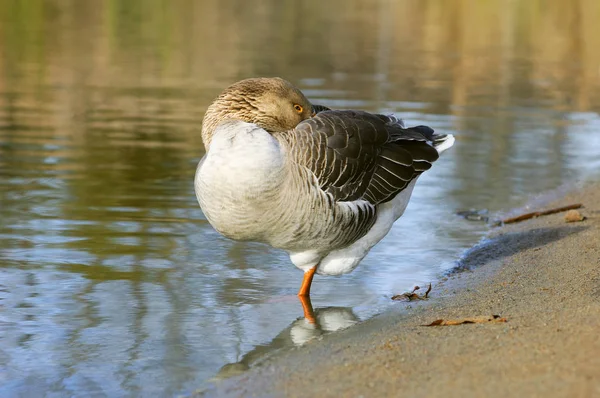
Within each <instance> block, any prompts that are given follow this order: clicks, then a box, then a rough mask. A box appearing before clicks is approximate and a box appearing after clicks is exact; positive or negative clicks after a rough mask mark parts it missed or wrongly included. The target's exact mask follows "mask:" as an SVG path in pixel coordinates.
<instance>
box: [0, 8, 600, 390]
mask: <svg viewBox="0 0 600 398" xmlns="http://www.w3.org/2000/svg"><path fill="white" fill-rule="evenodd" d="M599 49H600V2H598V1H597V0H545V1H544V0H487V1H478V0H397V1H394V0H328V1H315V0H305V1H287V0H286V1H281V0H260V1H258V0H257V1H241V0H218V1H217V0H126V1H125V0H86V1H77V0H0V395H1V396H7V397H9V396H41V395H43V394H46V395H47V396H64V395H69V396H103V395H106V396H111V397H119V396H142V395H143V396H170V395H174V394H179V393H189V392H191V391H193V390H195V389H197V388H201V387H202V386H205V385H206V382H207V380H210V379H211V378H213V377H215V375H217V377H225V376H227V375H228V374H229V373H230V372H233V373H235V372H238V371H243V370H244V369H246V368H247V367H248V366H252V364H254V363H256V362H257V361H260V360H263V359H264V358H266V357H268V356H269V355H272V354H273V353H274V352H275V351H277V350H280V349H285V348H286V347H292V346H297V345H301V344H303V343H305V342H306V341H309V340H310V339H311V338H314V337H316V336H319V335H322V334H323V333H328V332H332V331H335V330H339V329H342V328H345V327H348V326H351V325H352V324H354V323H356V322H358V321H360V320H364V319H367V318H369V317H371V316H373V315H374V314H377V313H379V312H381V311H383V310H385V309H388V308H390V307H399V306H401V305H402V304H399V303H393V302H391V300H390V296H391V295H393V294H396V293H402V292H404V291H406V290H409V289H410V288H412V286H414V285H415V284H424V283H427V282H429V281H432V280H435V279H436V278H439V277H440V276H442V275H443V274H444V272H446V271H447V270H449V269H450V268H452V267H453V266H454V265H455V264H456V262H457V261H458V260H459V259H460V256H461V254H462V253H463V252H464V250H466V249H467V248H469V247H471V246H472V245H473V244H475V243H476V242H478V241H479V240H480V239H481V238H482V237H483V236H484V234H485V232H486V231H487V230H488V227H487V225H485V224H483V223H472V222H469V221H466V220H463V219H461V218H459V217H457V216H456V215H455V214H454V213H455V212H456V211H457V210H463V209H469V208H475V209H488V210H489V211H490V212H491V213H492V214H499V213H498V212H501V213H509V212H511V211H513V210H511V209H515V208H517V207H521V206H524V205H525V204H526V203H529V204H534V205H535V204H538V205H540V204H543V203H546V202H547V201H548V200H550V199H552V197H553V195H556V189H557V188H559V187H563V190H564V189H569V187H572V186H573V184H576V183H578V184H581V183H585V182H586V181H589V180H598V179H600V116H599V112H600V51H599ZM254 76H281V77H283V78H286V79H287V80H290V81H291V82H293V83H294V84H296V85H298V86H299V87H300V88H301V89H302V90H303V91H304V92H305V94H306V95H307V97H309V99H311V100H312V101H313V102H314V103H319V104H323V105H327V106H329V107H332V108H354V109H364V110H368V111H373V112H381V113H396V114H398V115H400V116H401V117H403V118H405V119H406V121H407V124H409V125H413V124H415V125H416V124H427V125H430V126H432V127H433V128H435V129H436V130H438V131H441V132H448V133H453V134H455V135H456V137H457V142H456V145H455V147H454V148H453V149H452V150H451V151H448V152H446V153H445V155H446V156H444V157H443V158H442V159H440V161H439V162H438V163H436V165H435V166H434V168H433V169H432V170H431V171H429V172H428V173H426V174H425V175H424V176H423V177H422V178H421V179H420V181H419V183H418V184H417V187H416V189H415V193H414V195H413V199H412V202H411V204H410V205H409V207H408V209H407V212H406V214H405V216H403V217H402V219H401V220H400V221H399V222H398V223H397V224H396V226H395V227H394V229H393V230H392V232H391V233H390V234H389V235H388V236H387V237H386V238H385V239H384V240H383V241H382V243H381V244H380V245H378V246H377V247H376V248H375V249H374V250H373V251H372V252H371V254H370V255H369V256H368V257H367V258H366V259H365V260H364V261H363V263H362V265H361V266H360V267H359V268H358V269H357V270H356V271H355V272H353V273H352V274H350V275H346V276H343V277H341V278H331V277H330V278H325V277H322V278H320V277H317V278H316V279H315V284H314V286H313V305H314V306H315V309H316V312H317V314H316V315H317V317H318V320H319V322H318V324H317V325H309V324H307V322H306V320H304V319H302V308H301V306H300V304H299V303H298V301H297V300H296V297H295V292H296V290H297V288H298V286H299V284H300V281H301V276H302V275H301V272H300V271H298V270H297V269H295V268H294V267H293V266H292V265H291V263H290V262H289V259H288V258H287V255H285V253H282V252H279V251H276V250H272V249H270V248H268V247H266V246H263V245H259V244H252V243H236V242H232V241H228V240H227V239H225V238H222V237H221V236H219V235H218V234H217V233H216V232H215V231H214V230H213V229H212V228H211V227H210V225H208V223H207V222H206V220H205V219H204V216H203V215H202V212H201V210H200V208H199V207H198V205H197V203H196V199H195V196H194V193H193V176H194V172H195V168H196V164H197V162H198V161H199V160H200V158H201V157H202V156H203V154H204V149H203V147H202V142H201V139H200V125H201V120H202V116H203V113H204V110H205V109H206V107H207V106H208V105H209V104H210V102H211V101H212V99H213V98H214V97H215V96H216V95H217V94H218V93H219V92H220V91H221V90H222V89H223V88H224V87H226V86H227V85H229V84H231V83H233V82H234V81H237V80H239V79H242V78H247V77H254ZM565 187H566V188H565ZM553 190H554V191H553ZM543 192H554V193H548V194H541V193H543Z"/></svg>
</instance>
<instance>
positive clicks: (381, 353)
mask: <svg viewBox="0 0 600 398" xmlns="http://www.w3.org/2000/svg"><path fill="white" fill-rule="evenodd" d="M577 202H581V203H583V204H584V206H585V207H584V208H583V209H582V210H581V213H582V214H583V215H584V216H586V217H587V219H586V220H585V221H582V222H576V223H566V222H565V221H564V213H562V214H555V215H551V216H546V217H541V218H538V219H534V220H530V221H526V222H522V223H519V224H514V225H510V226H505V227H502V228H498V229H497V230H496V231H495V232H494V233H493V234H492V235H491V236H490V237H491V240H490V241H489V242H488V243H486V244H485V245H482V246H479V247H476V248H474V249H473V250H471V251H470V252H469V253H468V254H467V256H466V258H465V259H464V261H463V262H462V266H463V268H464V270H463V271H462V272H457V273H456V274H454V275H453V276H452V277H451V278H449V279H448V280H447V281H444V282H441V283H439V284H438V285H437V286H435V287H434V290H433V292H434V294H433V297H432V298H431V299H430V300H428V301H427V302H419V303H410V304H405V303H399V306H404V307H407V306H410V309H408V311H403V312H402V313H401V314H400V313H397V312H392V313H388V314H385V315H383V316H379V317H376V318H375V319H372V320H370V321H367V322H364V323H362V324H360V325H358V326H355V327H352V328H350V329H348V330H345V331H342V332H338V333H335V334H333V335H328V336H325V337H324V338H323V339H321V340H315V341H312V342H310V343H309V344H307V345H306V346H304V347H302V348H301V349H297V350H292V351H289V352H285V353H282V354H281V355H278V356H275V357H274V358H273V359H271V360H269V361H267V362H266V363H264V364H261V365H260V366H257V367H255V368H252V369H251V370H249V371H248V372H246V373H244V374H242V375H241V376H238V377H236V378H233V379H229V380H226V381H224V382H222V383H219V384H218V385H217V386H216V387H215V388H214V389H212V390H209V391H207V392H206V393H205V395H208V396H213V395H214V396H244V397H246V396H258V397H262V396H276V397H279V396H286V397H307V396H312V397H339V396H342V397H359V396H364V397H384V396H406V397H415V396H422V397H429V398H431V397H445V398H447V397H484V396H485V397H511V396H523V397H541V396H543V397H600V185H594V186H592V187H589V188H586V189H585V190H583V191H580V192H576V193H572V194H570V195H568V196H566V197H564V198H562V199H561V200H559V201H557V202H555V203H553V205H556V206H560V205H566V204H571V203H577ZM492 314H497V315H501V316H502V317H506V318H507V320H508V322H506V323H493V324H492V323H489V324H467V325H460V326H438V327H424V326H421V325H424V324H429V323H431V322H432V321H434V320H437V319H461V318H465V317H472V316H481V315H492Z"/></svg>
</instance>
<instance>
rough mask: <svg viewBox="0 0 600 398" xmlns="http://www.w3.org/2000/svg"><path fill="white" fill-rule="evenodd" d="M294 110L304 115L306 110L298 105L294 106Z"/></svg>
mask: <svg viewBox="0 0 600 398" xmlns="http://www.w3.org/2000/svg"><path fill="white" fill-rule="evenodd" d="M294 109H295V110H296V112H298V113H302V111H303V110H304V109H303V108H302V106H300V105H298V104H296V105H294Z"/></svg>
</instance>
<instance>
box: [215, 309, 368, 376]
mask: <svg viewBox="0 0 600 398" xmlns="http://www.w3.org/2000/svg"><path fill="white" fill-rule="evenodd" d="M300 303H301V305H302V309H303V311H304V316H303V317H301V318H298V319H296V320H294V321H293V322H292V323H291V324H290V326H288V327H287V328H285V329H283V330H282V331H281V332H280V333H279V334H278V335H277V336H276V337H275V338H274V339H273V340H271V342H270V343H268V344H265V345H259V346H257V347H255V348H254V349H253V350H252V351H249V352H248V353H246V354H245V355H244V356H243V357H242V359H241V360H240V361H238V362H234V363H229V364H227V365H225V366H223V367H222V368H221V369H220V370H219V372H218V373H217V375H216V376H215V377H214V378H213V379H212V380H213V381H218V380H222V379H226V378H228V377H232V376H235V375H238V374H240V373H243V372H245V371H246V370H248V369H250V367H252V366H253V365H255V364H257V363H259V362H261V361H263V360H265V359H267V358H268V357H269V356H270V355H272V354H274V353H275V352H276V351H279V350H282V349H287V348H292V347H299V346H302V345H304V344H306V343H307V342H309V341H310V340H313V339H315V338H317V337H320V336H323V335H325V334H328V333H331V332H337V331H340V330H343V329H346V328H348V327H350V326H352V325H354V324H356V323H358V322H359V321H360V319H359V318H358V316H357V315H356V314H355V313H354V312H353V311H352V308H348V307H324V308H317V309H313V307H312V303H311V301H310V298H309V297H303V298H301V299H300Z"/></svg>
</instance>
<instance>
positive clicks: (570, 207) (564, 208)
mask: <svg viewBox="0 0 600 398" xmlns="http://www.w3.org/2000/svg"><path fill="white" fill-rule="evenodd" d="M581 207H583V205H582V204H581V203H576V204H572V205H568V206H562V207H556V208H554V209H549V210H544V211H534V212H532V213H526V214H521V215H520V216H517V217H511V218H507V219H506V220H500V221H496V222H495V223H494V227H498V226H500V225H504V224H513V223H516V222H521V221H525V220H529V219H531V218H536V217H540V216H547V215H549V214H555V213H560V212H563V211H567V210H573V209H579V208H581Z"/></svg>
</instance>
